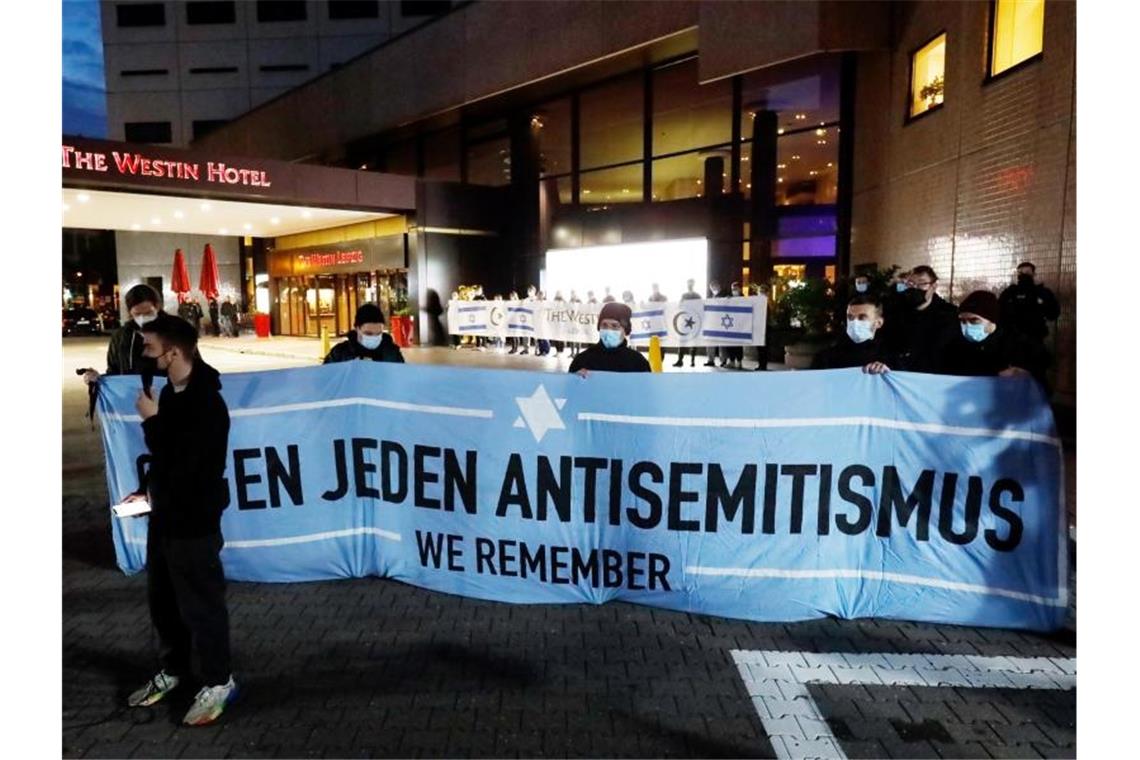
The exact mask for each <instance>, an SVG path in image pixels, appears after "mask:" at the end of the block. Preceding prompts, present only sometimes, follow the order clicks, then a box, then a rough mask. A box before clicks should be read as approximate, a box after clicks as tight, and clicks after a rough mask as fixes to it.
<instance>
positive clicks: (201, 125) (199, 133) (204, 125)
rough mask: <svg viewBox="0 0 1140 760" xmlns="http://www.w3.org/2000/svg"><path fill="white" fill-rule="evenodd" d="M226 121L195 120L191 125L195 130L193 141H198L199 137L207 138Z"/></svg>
mask: <svg viewBox="0 0 1140 760" xmlns="http://www.w3.org/2000/svg"><path fill="white" fill-rule="evenodd" d="M226 121H227V120H226V119H202V120H200V121H198V120H195V121H194V122H193V123H192V124H191V127H192V129H193V130H194V137H193V138H192V139H194V140H197V139H198V138H199V137H205V136H206V135H208V134H210V133H211V132H213V131H214V130H215V129H217V128H218V127H220V126H222V125H223V124H225V123H226Z"/></svg>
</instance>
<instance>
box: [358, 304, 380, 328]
mask: <svg viewBox="0 0 1140 760" xmlns="http://www.w3.org/2000/svg"><path fill="white" fill-rule="evenodd" d="M370 322H379V323H380V324H384V312H382V311H380V307H379V306H377V305H376V304H374V303H366V304H364V305H362V306H361V307H360V308H359V309H357V310H356V320H355V321H354V322H353V324H354V325H355V326H357V327H360V326H361V325H366V324H368V323H370Z"/></svg>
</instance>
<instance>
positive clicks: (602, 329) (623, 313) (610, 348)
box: [570, 301, 650, 377]
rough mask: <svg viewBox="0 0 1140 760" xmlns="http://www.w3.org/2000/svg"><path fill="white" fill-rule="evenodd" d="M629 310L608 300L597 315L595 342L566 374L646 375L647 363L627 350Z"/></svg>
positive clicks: (584, 375) (578, 357) (576, 359)
mask: <svg viewBox="0 0 1140 760" xmlns="http://www.w3.org/2000/svg"><path fill="white" fill-rule="evenodd" d="M632 317H633V310H632V309H630V308H629V306H627V305H626V304H623V303H617V302H616V301H611V302H610V303H607V304H606V305H605V306H603V307H602V310H601V311H600V312H599V313H598V342H597V343H595V344H594V345H592V346H590V347H589V348H587V349H586V350H585V351H583V352H582V353H580V354H578V355H577V356H575V357H574V361H572V362H570V371H571V372H577V373H578V374H579V375H581V376H582V377H586V376H587V375H588V374H589V373H590V372H591V371H596V372H649V371H650V368H649V360H648V359H646V358H645V357H644V356H642V355H641V354H640V353H638V352H637V351H635V350H634V349H632V348H630V347H629V343H627V342H626V338H627V337H629V334H630V333H631V332H632V331H633V324H632V323H631V321H630V319H631V318H632Z"/></svg>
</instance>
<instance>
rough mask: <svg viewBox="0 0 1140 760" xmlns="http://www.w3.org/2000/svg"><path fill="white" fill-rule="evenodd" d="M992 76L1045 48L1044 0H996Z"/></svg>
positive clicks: (991, 51)
mask: <svg viewBox="0 0 1140 760" xmlns="http://www.w3.org/2000/svg"><path fill="white" fill-rule="evenodd" d="M992 24H993V33H992V36H991V40H990V76H991V77H992V76H996V75H998V74H1000V73H1002V72H1003V71H1008V70H1009V69H1012V68H1013V67H1014V66H1016V65H1017V64H1019V63H1024V62H1025V61H1028V60H1029V59H1031V58H1033V57H1034V56H1036V55H1039V54H1040V53H1041V50H1042V41H1043V39H1044V36H1045V0H997V2H995V3H994V6H993V16H992Z"/></svg>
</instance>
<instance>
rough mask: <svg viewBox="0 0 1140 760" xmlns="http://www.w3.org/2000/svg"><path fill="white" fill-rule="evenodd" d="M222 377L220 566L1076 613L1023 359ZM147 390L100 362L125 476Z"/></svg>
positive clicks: (266, 573) (833, 607)
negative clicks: (740, 369)
mask: <svg viewBox="0 0 1140 760" xmlns="http://www.w3.org/2000/svg"><path fill="white" fill-rule="evenodd" d="M222 382H223V390H222V393H223V396H224V397H225V398H226V400H227V403H228V405H229V409H230V416H231V431H230V441H229V443H230V451H229V453H228V459H227V461H228V466H227V473H226V477H227V481H228V489H229V494H230V504H229V507H228V508H227V510H226V511H225V513H224V516H223V520H222V526H223V532H224V534H225V540H226V546H225V549H224V550H223V553H222V557H223V562H224V565H225V569H226V573H227V576H228V577H229V578H231V579H235V580H250V581H303V580H316V579H329V578H348V577H362V576H370V575H375V576H383V577H388V578H393V579H396V580H400V581H403V582H406V583H410V584H413V585H416V586H420V587H423V588H427V589H433V590H436V591H443V592H448V593H453V594H461V595H465V596H471V597H478V598H481V599H493V600H498V601H503V602H521V603H527V602H530V603H536V602H545V603H550V602H594V603H600V602H605V601H608V600H626V601H631V602H637V603H641V604H648V605H653V606H657V607H663V608H669V609H676V610H685V611H691V612H701V613H709V614H716V615H723V616H728V617H735V618H744V619H748V620H757V621H794V620H805V619H810V618H818V617H822V616H826V615H834V616H838V617H842V618H855V617H868V616H875V617H886V618H900V619H908V620H917V621H928V622H938V623H958V624H965V625H985V626H1002V627H1012V628H1027V629H1035V630H1049V629H1053V628H1057V627H1059V626H1061V625H1063V623H1064V619H1065V615H1066V607H1067V596H1066V593H1067V568H1066V562H1067V552H1066V546H1065V538H1064V537H1065V532H1064V531H1063V530H1062V527H1063V524H1064V519H1065V518H1064V514H1065V513H1064V507H1063V504H1062V492H1063V491H1062V480H1061V447H1060V442H1059V440H1058V438H1057V437H1056V433H1055V431H1054V426H1053V418H1052V413H1051V411H1050V409H1049V406H1048V405H1047V404H1046V403H1045V399H1044V397H1043V395H1042V393H1041V391H1040V390H1039V389H1038V387H1037V385H1036V384H1035V383H1033V382H1032V380H1030V379H1028V378H955V377H943V376H935V375H920V374H910V373H889V374H887V375H882V376H874V375H865V374H863V373H861V372H860V371H859V370H858V369H853V370H833V371H822V372H786V373H769V374H768V375H765V376H764V377H762V378H756V377H755V376H752V375H735V374H733V375H729V374H724V375H721V374H716V375H713V374H676V375H664V376H662V375H652V374H612V373H604V372H600V373H592V374H591V375H590V376H589V377H588V378H585V379H584V378H581V377H579V376H577V375H568V374H567V375H563V374H549V373H537V372H522V371H502V370H486V369H460V368H449V367H438V366H423V365H420V366H416V365H395V364H379V363H374V362H346V363H342V364H334V365H326V366H321V367H307V368H300V369H287V370H275V371H270V372H253V373H242V374H231V375H224V376H223V378H222ZM138 390H139V382H138V378H133V377H107V378H104V379H103V381H102V388H101V393H100V397H99V404H100V409H101V412H102V420H103V436H104V445H105V447H106V454H107V476H108V487H109V491H110V497H111V499H112V501H118V500H120V499H122V498H123V497H124V496H125V495H126V494H127V493H129V492H131V491H133V490H135V489H136V488H137V485H138V483H139V478H140V473H141V472H143V471H144V469H145V468H146V467H147V460H148V454H147V451H146V448H145V445H144V443H143V438H142V433H141V426H140V424H139V419H138V417H137V416H136V413H135V410H134V401H135V398H136V396H137V395H138ZM112 525H113V533H114V541H115V550H116V555H117V558H118V563H119V566H120V567H121V568H122V569H123V570H124V571H126V572H136V571H138V570H140V569H142V568H143V564H144V561H145V551H144V550H145V542H146V527H147V522H146V518H125V519H112Z"/></svg>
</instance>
